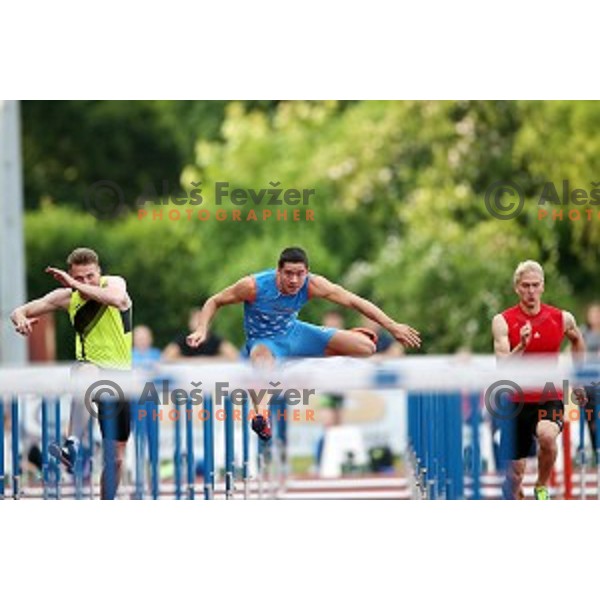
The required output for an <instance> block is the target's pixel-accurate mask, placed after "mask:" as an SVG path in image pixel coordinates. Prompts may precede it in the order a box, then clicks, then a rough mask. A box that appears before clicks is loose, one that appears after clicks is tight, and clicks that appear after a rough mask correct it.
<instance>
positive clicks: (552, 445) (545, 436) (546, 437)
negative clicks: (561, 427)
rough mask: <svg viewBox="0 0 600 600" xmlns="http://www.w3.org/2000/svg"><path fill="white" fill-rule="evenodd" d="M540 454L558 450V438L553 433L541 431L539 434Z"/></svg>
mask: <svg viewBox="0 0 600 600" xmlns="http://www.w3.org/2000/svg"><path fill="white" fill-rule="evenodd" d="M538 444H539V446H540V452H554V451H555V450H556V436H555V435H554V433H553V432H549V431H541V432H540V433H539V434H538Z"/></svg>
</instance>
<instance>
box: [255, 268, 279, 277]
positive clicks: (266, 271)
mask: <svg viewBox="0 0 600 600" xmlns="http://www.w3.org/2000/svg"><path fill="white" fill-rule="evenodd" d="M275 272H276V271H275V269H264V270H262V271H257V272H256V273H252V275H250V277H254V278H255V279H257V278H260V279H265V278H267V277H275Z"/></svg>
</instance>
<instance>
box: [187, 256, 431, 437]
mask: <svg viewBox="0 0 600 600" xmlns="http://www.w3.org/2000/svg"><path fill="white" fill-rule="evenodd" d="M311 298H325V299H326V300H330V301H331V302H335V303H336V304H339V305H340V306H344V307H346V308H353V309H355V310H357V311H358V312H360V313H362V314H363V315H364V316H365V317H368V318H369V319H371V320H373V321H375V322H376V323H379V325H381V326H382V327H383V328H384V329H387V331H389V332H390V334H391V335H392V336H393V337H394V338H395V339H396V340H398V341H399V342H400V343H401V344H404V345H405V346H408V347H412V348H415V347H416V348H418V347H419V346H420V344H421V339H420V337H419V332H418V331H415V330H414V329H413V328H412V327H409V326H408V325H403V324H401V323H396V321H394V320H393V319H391V318H390V317H388V316H387V315H386V314H385V313H384V312H383V311H382V310H381V309H379V308H378V307H377V306H375V305H374V304H373V303H372V302H369V301H368V300H365V299H364V298H361V297H360V296H357V295H356V294H353V293H352V292H349V291H348V290H346V289H344V288H343V287H342V286H340V285H337V284H334V283H331V282H330V281H328V280H327V279H325V277H321V276H319V275H312V274H309V272H308V257H307V256H306V253H305V252H304V250H302V248H286V249H285V250H284V251H283V252H282V253H281V256H280V257H279V262H278V265H277V269H271V270H268V271H262V272H260V273H256V274H255V275H250V276H248V277H243V278H242V279H240V280H239V281H238V282H237V283H234V284H233V285H231V286H229V287H227V288H225V289H224V290H222V291H220V292H219V293H217V294H215V295H214V296H212V297H211V298H209V299H208V300H207V301H206V303H205V304H204V306H203V307H202V311H201V313H200V316H199V319H198V327H197V328H196V330H195V331H194V332H192V333H191V334H190V335H189V336H188V337H187V343H188V345H189V346H191V347H192V348H197V347H198V346H200V345H201V344H202V343H203V342H204V341H205V340H206V339H207V336H208V328H209V326H210V323H211V321H212V319H213V317H214V316H215V314H216V312H217V311H218V310H219V309H220V308H221V307H222V306H225V305H227V304H238V303H241V302H243V303H244V330H245V332H246V353H247V354H248V356H250V360H251V361H252V362H253V363H254V364H256V365H262V366H272V365H273V364H274V363H275V360H276V359H278V358H294V357H309V356H310V357H319V356H356V357H366V356H371V355H372V354H374V353H375V346H376V342H377V337H376V334H374V333H373V332H371V331H370V330H368V329H363V328H357V329H354V330H350V331H346V330H341V329H334V328H331V327H319V326H317V325H312V324H310V323H304V322H303V321H300V320H299V319H298V313H299V311H300V309H301V308H302V307H303V306H304V304H306V302H308V300H310V299H311ZM252 429H254V431H255V432H256V433H257V434H258V435H259V437H260V438H261V439H263V440H265V441H267V440H269V439H270V438H271V427H270V424H269V422H268V420H267V419H265V418H264V417H263V416H262V415H257V416H256V417H254V419H253V420H252Z"/></svg>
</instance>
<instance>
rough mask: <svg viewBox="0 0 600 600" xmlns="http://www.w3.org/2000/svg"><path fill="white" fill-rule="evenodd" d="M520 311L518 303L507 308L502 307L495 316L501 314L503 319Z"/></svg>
mask: <svg viewBox="0 0 600 600" xmlns="http://www.w3.org/2000/svg"><path fill="white" fill-rule="evenodd" d="M520 312H521V309H520V307H519V305H518V304H515V305H514V306H509V307H508V308H506V309H504V310H503V311H502V312H501V313H498V315H497V316H502V317H504V319H510V318H512V317H514V316H515V315H518V314H519V313H520Z"/></svg>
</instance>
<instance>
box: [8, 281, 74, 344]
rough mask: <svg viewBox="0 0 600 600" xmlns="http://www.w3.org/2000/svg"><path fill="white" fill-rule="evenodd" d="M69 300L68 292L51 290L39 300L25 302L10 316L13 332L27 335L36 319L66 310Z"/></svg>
mask: <svg viewBox="0 0 600 600" xmlns="http://www.w3.org/2000/svg"><path fill="white" fill-rule="evenodd" d="M70 298H71V291H70V290H66V289H58V290H52V291H51V292H50V293H49V294H46V295H45V296H42V297H41V298H37V299H36V300H32V301H31V302H27V304H23V305H22V306H18V307H17V308H15V310H13V311H12V313H11V315H10V320H11V321H12V322H13V325H14V326H15V331H17V332H18V333H20V334H21V335H29V334H30V333H31V330H32V326H33V325H35V324H36V323H37V322H38V319H37V318H36V317H39V316H41V315H45V314H46V313H49V312H54V311H55V310H59V309H64V310H66V309H67V308H68V307H69V300H70Z"/></svg>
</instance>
